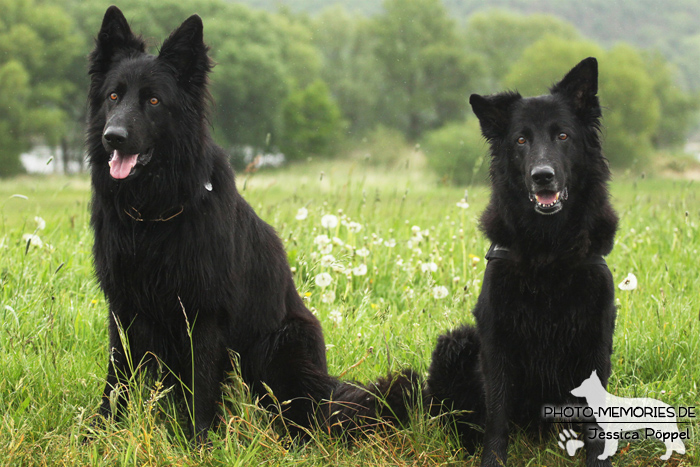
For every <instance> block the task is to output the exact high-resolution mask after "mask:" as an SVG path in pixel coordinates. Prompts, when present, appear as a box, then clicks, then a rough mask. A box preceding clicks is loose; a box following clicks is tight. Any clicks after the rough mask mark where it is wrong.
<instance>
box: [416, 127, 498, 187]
mask: <svg viewBox="0 0 700 467" xmlns="http://www.w3.org/2000/svg"><path fill="white" fill-rule="evenodd" d="M423 148H424V150H425V155H426V158H427V160H428V165H429V166H430V167H431V168H432V169H433V170H434V171H435V172H436V173H437V174H438V176H439V177H440V178H441V179H442V180H444V181H445V182H451V183H454V184H458V185H471V184H481V183H485V182H487V181H488V172H489V171H488V167H489V159H488V156H487V152H488V147H487V144H486V141H485V140H484V139H483V138H482V136H481V130H480V128H479V122H478V120H477V119H476V118H471V119H468V120H467V121H466V122H459V123H451V124H449V125H446V126H444V127H442V128H440V129H438V130H434V131H432V132H430V133H429V134H428V135H427V136H426V138H425V140H424V142H423Z"/></svg>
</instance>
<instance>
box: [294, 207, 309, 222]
mask: <svg viewBox="0 0 700 467" xmlns="http://www.w3.org/2000/svg"><path fill="white" fill-rule="evenodd" d="M308 216H309V210H308V209H306V208H299V210H298V211H297V215H296V216H295V218H296V220H298V221H303V220H304V219H306V218H307V217H308Z"/></svg>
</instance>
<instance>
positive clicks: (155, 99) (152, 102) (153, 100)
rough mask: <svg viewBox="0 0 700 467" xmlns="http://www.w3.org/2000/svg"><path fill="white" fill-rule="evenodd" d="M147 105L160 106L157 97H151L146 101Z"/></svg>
mask: <svg viewBox="0 0 700 467" xmlns="http://www.w3.org/2000/svg"><path fill="white" fill-rule="evenodd" d="M148 103H149V104H151V105H158V104H160V99H158V98H157V97H151V98H150V99H148Z"/></svg>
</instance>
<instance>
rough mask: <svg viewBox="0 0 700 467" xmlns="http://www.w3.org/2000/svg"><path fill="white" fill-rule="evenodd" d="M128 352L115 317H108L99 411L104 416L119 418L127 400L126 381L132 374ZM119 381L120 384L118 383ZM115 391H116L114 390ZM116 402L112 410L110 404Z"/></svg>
mask: <svg viewBox="0 0 700 467" xmlns="http://www.w3.org/2000/svg"><path fill="white" fill-rule="evenodd" d="M129 357H130V353H129V354H127V352H126V351H125V349H124V345H123V342H122V338H121V336H120V333H119V326H117V324H116V322H115V318H114V317H112V318H111V319H110V326H109V360H108V362H107V381H106V384H105V389H104V391H103V393H102V403H101V404H100V410H99V413H100V415H102V416H103V417H104V418H109V417H112V416H114V417H115V418H116V419H119V418H120V417H121V416H122V415H123V412H124V410H125V409H126V403H127V400H128V395H129V394H128V382H129V380H130V379H131V376H132V369H133V365H131V364H129V360H128V358H129ZM120 383H121V384H120ZM115 391H116V392H115ZM114 402H116V404H114V405H115V407H114V409H115V411H114V412H113V411H112V404H113V403H114Z"/></svg>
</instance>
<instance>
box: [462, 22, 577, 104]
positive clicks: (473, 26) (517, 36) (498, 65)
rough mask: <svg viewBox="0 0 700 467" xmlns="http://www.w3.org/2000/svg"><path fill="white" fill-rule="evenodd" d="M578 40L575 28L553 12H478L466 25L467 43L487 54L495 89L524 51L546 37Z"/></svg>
mask: <svg viewBox="0 0 700 467" xmlns="http://www.w3.org/2000/svg"><path fill="white" fill-rule="evenodd" d="M546 35H549V36H554V37H557V38H560V39H565V40H574V39H579V38H580V34H579V33H578V31H577V30H576V28H575V27H574V26H573V25H572V24H570V23H567V22H566V21H563V20H561V19H559V18H557V17H555V16H552V15H545V14H531V15H518V14H515V13H513V12H512V11H506V10H499V9H495V10H486V11H478V12H476V13H474V14H473V15H471V16H470V17H469V19H468V21H467V25H466V33H465V37H466V42H467V46H468V47H469V48H470V49H471V50H473V51H474V52H477V53H478V54H480V55H482V56H483V57H484V60H485V62H486V65H487V67H486V69H487V70H488V75H489V76H488V78H489V83H488V90H487V91H486V92H495V91H497V90H498V89H499V86H500V84H501V81H502V80H503V78H504V77H505V76H506V74H507V73H508V71H509V70H510V68H511V66H512V65H513V63H515V62H516V61H518V59H519V58H520V56H521V55H522V53H523V51H524V50H525V49H526V48H527V47H529V46H530V45H531V44H533V43H534V42H536V41H538V40H539V39H541V38H542V37H543V36H546Z"/></svg>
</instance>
